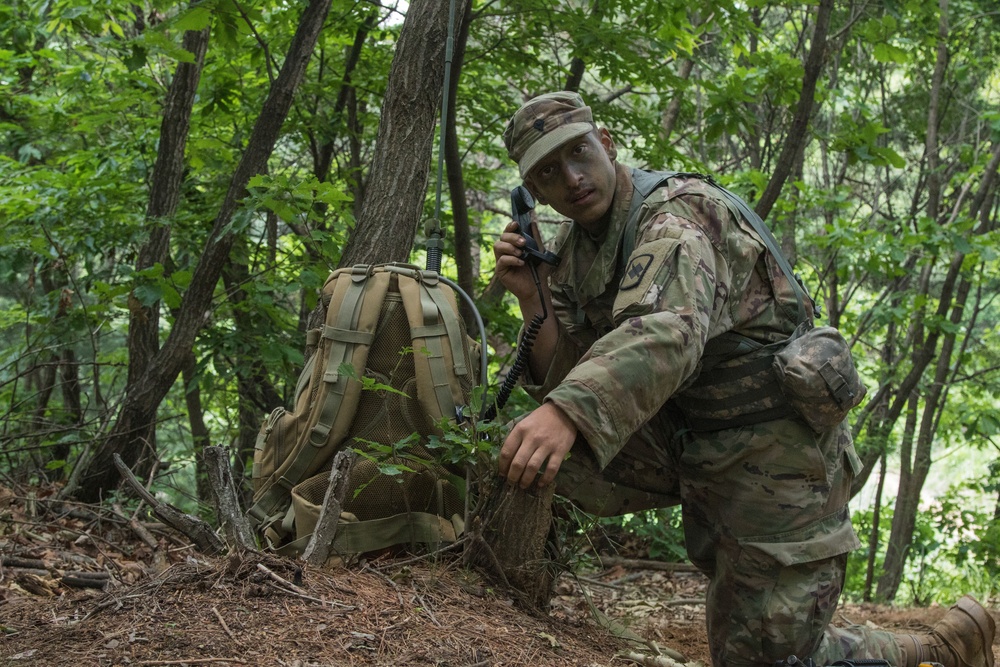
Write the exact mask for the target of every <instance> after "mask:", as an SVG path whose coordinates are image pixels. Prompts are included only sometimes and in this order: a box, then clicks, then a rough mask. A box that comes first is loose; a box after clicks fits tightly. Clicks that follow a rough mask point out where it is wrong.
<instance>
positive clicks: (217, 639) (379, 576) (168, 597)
mask: <svg viewBox="0 0 1000 667" xmlns="http://www.w3.org/2000/svg"><path fill="white" fill-rule="evenodd" d="M20 491H21V493H15V492H13V491H12V490H10V489H7V488H4V487H2V486H0V557H2V563H3V564H2V565H0V665H4V666H7V665H10V666H22V665H23V666H25V667H28V666H31V667H35V666H39V667H41V666H45V667H48V666H50V665H73V666H74V667H91V666H95V667H96V666H102V667H103V666H118V665H164V666H166V665H209V666H213V667H214V666H219V667H225V666H229V665H255V666H265V665H267V666H270V665H280V666H282V667H321V666H322V667H325V666H328V665H329V666H332V665H337V666H340V665H355V664H359V665H438V666H456V667H457V666H466V667H471V666H484V667H485V666H486V665H491V666H498V667H499V666H501V665H503V666H511V665H532V666H541V667H544V666H548V665H553V666H555V665H559V666H563V665H583V666H597V665H628V664H636V662H635V660H633V659H630V658H629V655H630V654H634V653H637V652H638V653H642V654H646V655H650V654H652V653H653V650H654V649H653V648H652V647H656V648H659V649H660V650H662V651H663V654H664V655H666V656H673V658H672V659H673V660H676V661H677V662H682V663H685V664H687V665H689V666H690V667H696V666H697V665H707V664H709V656H708V644H707V640H706V636H705V628H704V605H703V604H702V602H701V601H702V600H703V599H704V594H705V584H706V580H705V579H704V577H702V576H701V575H700V574H697V573H692V572H672V571H661V570H655V569H647V568H645V567H644V568H636V567H635V566H636V563H633V562H626V563H625V564H624V566H623V565H622V564H617V565H614V566H611V567H606V568H592V569H591V570H589V571H584V572H578V573H576V574H575V575H570V574H564V575H562V576H561V577H560V578H559V579H558V581H557V584H556V596H555V597H554V599H553V600H552V606H551V609H550V610H549V612H548V613H546V614H540V613H534V614H532V613H526V612H525V611H522V610H521V609H520V608H519V607H518V606H516V605H515V604H514V602H513V601H512V599H511V598H510V597H509V596H507V595H505V594H504V593H503V592H502V591H500V590H496V589H493V588H491V587H490V586H489V585H488V584H487V583H485V582H484V581H483V580H481V579H480V578H479V577H478V576H477V575H476V574H474V573H470V572H469V571H467V570H466V569H464V568H463V567H462V566H461V565H460V564H459V563H458V562H457V560H456V559H453V558H452V559H447V558H444V557H442V558H439V559H438V560H437V561H436V562H426V561H414V562H409V563H407V562H405V561H404V560H403V559H395V560H391V559H385V560H373V561H370V562H367V563H365V564H364V565H362V566H357V567H353V568H350V569H336V570H325V569H314V570H310V569H305V570H304V571H303V570H302V569H301V568H300V567H299V566H298V564H297V563H296V562H295V561H292V560H289V559H280V558H273V557H270V556H265V555H261V554H252V553H242V554H236V553H232V554H230V555H229V556H227V557H215V558H212V557H206V556H204V555H202V554H199V553H198V552H196V551H195V550H194V549H193V547H192V546H191V544H190V543H189V542H188V541H187V539H186V538H183V537H182V536H180V535H178V534H177V533H175V532H173V531H172V530H171V529H169V528H166V527H164V526H160V525H156V524H145V526H144V527H145V528H146V530H147V531H148V532H149V533H151V534H152V537H153V539H152V544H150V543H149V542H150V540H149V539H148V538H149V536H148V535H147V539H146V541H143V540H142V539H140V538H139V537H138V536H137V535H136V531H135V530H134V529H130V528H129V525H128V521H127V518H126V517H120V516H117V515H111V514H110V513H109V512H108V511H106V510H104V509H101V508H94V507H89V508H85V507H79V506H76V507H71V506H68V505H64V504H59V503H53V502H48V501H46V499H45V498H44V494H41V495H39V494H38V493H34V494H27V495H23V492H24V490H20ZM36 491H37V490H36ZM96 510H100V511H96ZM139 532H141V529H140V531H139ZM632 549H633V550H634V552H633V553H632V554H630V555H635V556H641V555H642V554H641V552H640V553H635V551H638V550H639V549H640V547H639V546H637V545H633V547H632ZM605 564H607V563H605ZM626 566H627V567H626ZM595 610H598V611H599V613H595ZM944 611H945V609H944V608H942V607H929V608H914V609H897V608H890V607H880V606H874V605H863V606H859V605H844V606H843V607H842V608H841V609H840V610H839V611H838V617H837V621H836V622H837V623H849V622H854V623H868V624H872V625H875V626H880V627H884V628H887V629H901V630H902V631H905V632H911V633H919V632H921V631H924V630H926V629H928V628H929V627H930V626H931V625H933V623H934V622H935V621H936V620H937V619H938V618H940V616H941V615H942V614H943V613H944ZM991 611H992V613H993V615H994V616H995V617H996V618H998V619H1000V613H998V612H997V610H991ZM629 634H631V635H632V637H633V639H632V640H631V641H630V640H627V639H625V638H623V635H629ZM640 638H641V640H643V641H642V642H639V641H636V640H637V639H640ZM994 653H995V654H997V655H998V657H1000V646H998V645H997V644H995V645H994ZM678 654H680V655H678ZM647 664H656V663H652V662H649V663H647ZM659 664H667V665H669V664H672V663H670V662H669V661H666V660H661V661H660V663H659Z"/></svg>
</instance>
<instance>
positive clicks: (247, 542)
mask: <svg viewBox="0 0 1000 667" xmlns="http://www.w3.org/2000/svg"><path fill="white" fill-rule="evenodd" d="M204 457H205V465H206V466H207V468H208V479H209V486H210V487H211V489H212V498H213V499H214V500H215V511H216V515H217V516H218V517H219V523H220V524H222V529H223V530H224V531H225V533H226V537H228V538H229V541H230V543H236V544H239V545H240V546H241V547H243V548H244V549H247V550H248V551H257V539H256V538H255V537H254V533H253V529H252V528H251V527H250V522H249V521H248V520H247V517H246V515H245V514H244V513H243V509H242V508H241V507H240V499H239V496H237V494H236V483H235V482H234V481H233V470H232V468H231V467H230V464H229V455H228V454H227V453H226V450H225V449H224V448H223V447H218V446H211V447H205V449H204Z"/></svg>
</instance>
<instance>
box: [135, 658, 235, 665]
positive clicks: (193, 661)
mask: <svg viewBox="0 0 1000 667" xmlns="http://www.w3.org/2000/svg"><path fill="white" fill-rule="evenodd" d="M213 662H233V663H236V664H237V665H245V664H247V663H246V661H244V660H241V659H240V658H187V659H185V658H180V659H178V660H143V661H142V662H137V663H135V664H137V665H210V664H212V663H213Z"/></svg>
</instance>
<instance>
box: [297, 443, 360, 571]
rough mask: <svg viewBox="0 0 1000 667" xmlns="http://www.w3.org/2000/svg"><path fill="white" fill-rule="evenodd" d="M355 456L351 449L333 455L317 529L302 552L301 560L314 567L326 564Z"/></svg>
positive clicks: (335, 534) (335, 533)
mask: <svg viewBox="0 0 1000 667" xmlns="http://www.w3.org/2000/svg"><path fill="white" fill-rule="evenodd" d="M356 457H357V454H355V453H354V451H353V450H350V449H342V450H341V451H339V452H337V455H336V456H334V457H333V467H332V468H331V469H330V479H329V482H328V483H327V485H326V495H324V496H323V506H322V507H321V508H320V510H319V519H318V520H317V521H316V529H315V530H314V531H313V534H312V537H311V538H309V544H308V545H306V549H305V551H304V552H303V553H302V560H304V561H306V562H307V563H309V564H310V565H312V566H313V567H320V566H322V565H323V564H325V563H326V559H327V558H328V557H329V555H330V547H331V545H333V540H334V538H335V537H336V536H337V524H338V523H339V522H340V510H341V508H342V507H343V505H344V496H345V495H346V494H347V481H348V479H349V478H350V476H351V468H352V467H353V466H354V459H355V458H356Z"/></svg>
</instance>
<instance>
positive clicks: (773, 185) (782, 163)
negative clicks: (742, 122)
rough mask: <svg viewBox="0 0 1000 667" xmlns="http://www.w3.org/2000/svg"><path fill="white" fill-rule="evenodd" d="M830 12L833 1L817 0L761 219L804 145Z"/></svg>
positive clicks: (760, 209)
mask: <svg viewBox="0 0 1000 667" xmlns="http://www.w3.org/2000/svg"><path fill="white" fill-rule="evenodd" d="M832 14H833V0H820V3H819V9H818V10H817V12H816V27H815V29H814V30H813V36H812V44H810V46H809V55H808V56H807V57H806V64H805V74H804V76H803V77H802V93H801V94H800V95H799V104H798V107H796V109H795V117H794V119H793V120H792V126H791V127H790V128H789V130H788V134H787V135H786V136H785V141H784V144H783V145H782V147H781V154H780V155H779V156H778V160H777V162H776V163H775V165H774V170H773V171H772V173H771V180H770V181H768V183H767V187H765V188H764V193H763V194H762V195H761V196H760V200H759V201H758V202H757V205H756V207H755V210H756V211H757V214H758V215H759V216H760V217H761V218H765V219H766V218H767V214H768V213H770V212H771V207H773V206H774V203H775V202H776V201H778V195H780V194H781V189H782V188H783V187H784V185H785V181H786V180H787V179H788V175H789V174H790V173H791V171H792V168H793V167H794V166H795V162H796V160H797V159H798V157H799V153H800V152H801V151H802V149H803V148H804V147H805V145H806V135H807V133H808V130H809V119H810V118H811V117H812V110H813V106H814V103H815V97H816V83H817V82H818V81H819V77H820V74H821V73H822V72H823V61H824V59H825V57H826V36H827V32H828V31H829V29H830V16H831V15H832Z"/></svg>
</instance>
